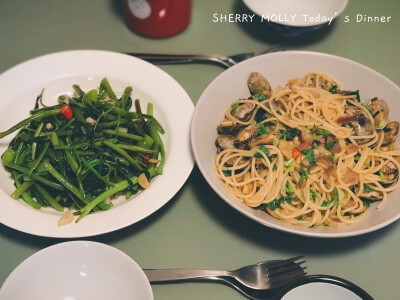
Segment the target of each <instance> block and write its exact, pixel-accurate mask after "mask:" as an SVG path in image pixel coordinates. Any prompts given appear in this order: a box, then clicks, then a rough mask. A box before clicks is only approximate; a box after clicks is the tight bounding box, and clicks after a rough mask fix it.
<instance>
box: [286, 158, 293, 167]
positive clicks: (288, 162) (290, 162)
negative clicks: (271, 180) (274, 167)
mask: <svg viewBox="0 0 400 300" xmlns="http://www.w3.org/2000/svg"><path fill="white" fill-rule="evenodd" d="M293 162H294V158H291V159H289V160H288V161H287V162H286V163H285V167H289V166H290V165H291V164H292V163H293Z"/></svg>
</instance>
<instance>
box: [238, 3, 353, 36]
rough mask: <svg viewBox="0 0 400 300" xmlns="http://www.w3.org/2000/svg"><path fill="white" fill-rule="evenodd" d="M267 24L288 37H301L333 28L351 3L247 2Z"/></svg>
mask: <svg viewBox="0 0 400 300" xmlns="http://www.w3.org/2000/svg"><path fill="white" fill-rule="evenodd" d="M243 2H244V3H245V5H246V6H247V7H248V8H249V9H250V10H251V11H253V12H254V13H255V14H257V15H258V16H259V17H260V19H261V18H262V19H263V20H262V21H263V22H266V23H268V24H271V25H273V27H274V29H275V30H277V31H278V32H280V33H281V34H283V35H286V36H297V35H300V34H303V33H306V32H309V31H313V30H316V29H319V28H321V27H322V26H324V25H331V22H330V21H331V20H333V19H335V18H336V17H337V16H339V15H340V14H341V13H342V12H343V10H344V9H345V8H346V6H347V3H348V0H243Z"/></svg>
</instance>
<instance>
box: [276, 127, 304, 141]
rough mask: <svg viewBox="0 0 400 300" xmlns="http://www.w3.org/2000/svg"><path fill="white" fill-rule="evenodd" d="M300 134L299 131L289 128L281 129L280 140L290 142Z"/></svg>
mask: <svg viewBox="0 0 400 300" xmlns="http://www.w3.org/2000/svg"><path fill="white" fill-rule="evenodd" d="M300 133H301V130H300V129H297V128H290V129H288V130H283V129H281V134H282V136H281V139H282V140H285V141H291V140H293V138H294V137H295V136H298V135H299V134H300Z"/></svg>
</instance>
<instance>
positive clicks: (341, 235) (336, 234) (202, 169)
mask: <svg viewBox="0 0 400 300" xmlns="http://www.w3.org/2000/svg"><path fill="white" fill-rule="evenodd" d="M286 55H308V56H321V57H327V58H330V59H338V60H342V61H343V62H345V63H350V64H355V65H357V66H358V67H360V68H363V69H365V70H368V71H369V72H372V73H375V75H377V76H379V77H381V78H383V79H384V80H385V81H387V82H388V83H389V84H390V85H392V87H393V88H394V89H397V91H398V93H399V94H400V87H399V86H398V85H397V84H395V83H394V82H393V81H392V80H391V79H389V78H388V77H386V76H385V75H383V74H382V73H380V72H378V71H376V70H374V69H372V68H371V67H368V66H366V65H364V64H362V63H359V62H357V61H354V60H351V59H348V58H345V57H342V56H338V55H334V54H330V53H325V52H317V51H305V50H290V51H279V52H273V53H266V54H262V55H259V56H255V57H252V58H250V59H247V60H245V61H242V62H240V63H238V64H237V65H234V66H232V67H230V68H229V69H227V70H225V71H224V72H222V73H221V74H219V75H218V76H217V77H216V78H215V79H214V80H213V81H212V82H210V83H209V85H208V86H207V87H206V88H205V89H204V91H203V92H202V94H201V95H200V97H199V99H198V101H197V103H196V107H195V110H194V112H193V116H192V122H191V134H190V135H191V142H192V150H193V155H194V158H195V161H196V165H197V166H198V168H199V170H200V172H201V174H202V176H203V178H204V179H205V180H206V181H207V183H208V185H209V186H210V187H211V188H212V190H213V191H214V192H215V193H216V194H217V195H218V196H219V198H221V199H222V200H223V201H224V202H225V203H227V204H228V205H229V206H231V207H232V208H234V209H235V210H236V211H238V212H240V213H241V214H243V215H245V216H246V217H248V218H249V219H251V220H253V221H255V222H257V223H259V224H261V225H263V226H266V227H268V228H272V229H275V230H279V231H281V232H287V233H290V234H295V235H299V236H306V237H311V238H324V239H332V238H347V237H353V236H360V235H364V234H367V233H371V232H374V231H376V230H379V229H382V228H384V227H386V226H388V225H390V224H392V223H394V222H396V221H397V220H399V219H400V213H399V214H397V215H395V216H394V217H392V218H390V219H388V220H386V221H385V222H382V223H380V224H377V225H374V226H371V227H368V228H365V229H360V230H357V231H350V232H334V233H320V232H306V231H299V230H297V229H296V228H284V226H279V225H276V224H274V223H271V222H269V221H268V220H262V219H260V218H259V217H257V216H255V215H253V214H251V213H249V212H247V211H246V210H243V209H241V208H240V205H235V203H234V202H233V201H228V200H226V199H225V195H223V194H222V192H221V191H219V189H216V188H214V184H213V181H212V180H211V176H210V174H208V172H207V171H208V170H206V169H205V166H204V165H202V164H200V163H199V160H200V159H199V156H200V154H199V152H198V151H197V147H196V145H197V142H196V139H195V136H196V133H195V126H194V123H195V122H196V119H197V118H198V111H199V109H198V107H199V106H200V105H199V104H201V103H202V102H203V101H205V100H203V99H204V95H206V93H208V91H209V90H210V89H211V87H212V86H213V85H214V84H217V83H218V82H219V81H220V80H221V78H223V77H224V76H227V75H226V74H227V73H228V72H233V71H232V70H235V69H237V68H240V67H241V66H242V65H244V64H246V63H248V62H249V61H256V60H261V59H263V58H264V57H271V56H272V57H273V56H286ZM238 204H239V202H238ZM242 204H243V203H242ZM243 205H245V204H243ZM282 222H283V221H282ZM360 222H361V221H360ZM294 226H295V225H294ZM296 227H300V228H301V226H296Z"/></svg>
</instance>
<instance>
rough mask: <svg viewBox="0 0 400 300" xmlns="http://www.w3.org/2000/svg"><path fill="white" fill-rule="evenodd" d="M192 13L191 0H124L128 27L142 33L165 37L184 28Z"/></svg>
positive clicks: (149, 35)
mask: <svg viewBox="0 0 400 300" xmlns="http://www.w3.org/2000/svg"><path fill="white" fill-rule="evenodd" d="M190 15H191V0H124V17H125V21H126V23H127V25H128V27H129V28H130V29H131V30H133V31H134V32H137V33H139V34H141V35H144V36H148V37H153V38H163V37H169V36H172V35H175V34H177V33H179V32H181V31H182V30H184V29H185V28H186V27H187V26H188V24H189V22H190Z"/></svg>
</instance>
